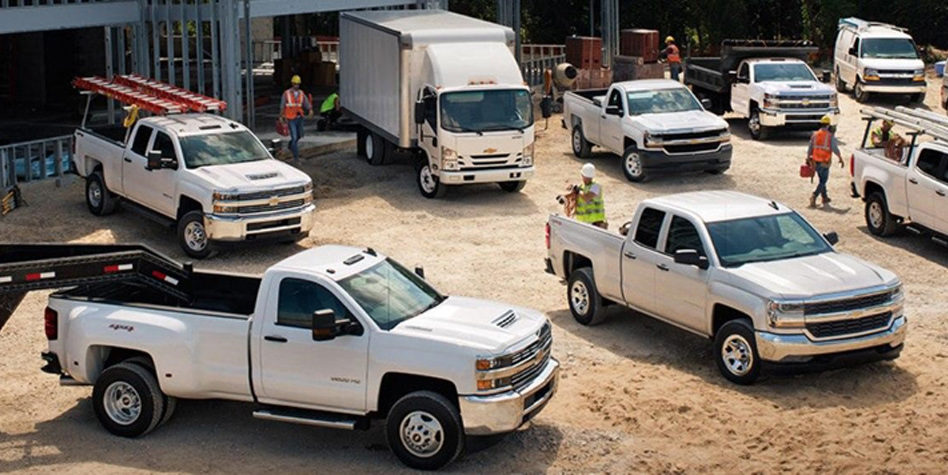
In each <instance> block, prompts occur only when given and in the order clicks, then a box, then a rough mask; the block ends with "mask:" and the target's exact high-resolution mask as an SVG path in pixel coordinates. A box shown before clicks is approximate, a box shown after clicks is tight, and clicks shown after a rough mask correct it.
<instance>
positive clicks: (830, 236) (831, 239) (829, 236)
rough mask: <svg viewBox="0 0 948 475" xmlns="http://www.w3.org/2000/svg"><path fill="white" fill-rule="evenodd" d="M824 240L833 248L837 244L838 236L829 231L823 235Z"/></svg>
mask: <svg viewBox="0 0 948 475" xmlns="http://www.w3.org/2000/svg"><path fill="white" fill-rule="evenodd" d="M823 237H824V238H826V241H827V242H829V243H830V245H831V246H835V245H836V243H838V242H839V234H836V231H830V232H828V233H826V234H824V235H823Z"/></svg>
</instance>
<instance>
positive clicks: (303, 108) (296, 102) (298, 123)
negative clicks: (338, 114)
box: [280, 75, 313, 161]
mask: <svg viewBox="0 0 948 475" xmlns="http://www.w3.org/2000/svg"><path fill="white" fill-rule="evenodd" d="M301 82H302V80H300V77H299V76H296V75H294V76H293V77H292V78H291V79H290V88H289V89H287V90H286V91H283V96H282V97H280V120H281V121H283V122H286V123H287V125H289V129H290V151H291V152H293V160H294V161H298V160H299V159H300V146H299V142H300V139H302V138H303V117H304V116H305V115H312V113H313V104H312V103H311V102H310V100H309V97H308V96H307V95H306V94H305V93H304V92H303V91H302V90H300V83H301Z"/></svg>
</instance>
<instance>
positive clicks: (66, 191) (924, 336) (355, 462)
mask: <svg viewBox="0 0 948 475" xmlns="http://www.w3.org/2000/svg"><path fill="white" fill-rule="evenodd" d="M929 83H930V84H931V91H930V93H929V95H928V99H927V106H928V107H929V108H931V109H932V110H935V111H938V112H939V113H944V110H943V109H942V108H941V107H940V106H939V105H938V99H937V96H938V92H937V88H936V87H935V83H936V80H935V79H934V78H930V79H929ZM880 102H881V101H880ZM841 103H842V104H841V106H842V110H843V118H842V122H841V126H840V131H839V135H840V138H841V141H842V148H843V152H844V156H845V158H846V159H847V161H848V158H849V154H850V152H851V150H852V149H853V148H854V147H856V146H857V145H858V142H859V141H860V140H861V138H862V133H863V128H864V123H863V122H862V121H860V120H859V117H858V109H859V107H860V105H858V104H856V103H855V102H853V101H852V100H851V99H850V98H849V97H847V96H843V97H842V98H841ZM881 103H883V104H892V102H889V101H886V102H881ZM729 120H730V123H731V127H732V131H733V133H734V159H733V166H732V168H731V169H730V170H729V171H728V172H727V173H725V174H723V175H718V176H711V175H705V174H694V175H686V176H674V177H666V178H658V179H655V180H652V181H650V182H647V183H644V184H630V183H628V182H627V181H626V180H625V178H624V177H623V175H622V172H621V170H620V168H619V163H618V159H616V158H615V157H612V156H608V155H605V154H600V155H597V156H596V157H595V158H593V159H592V160H591V161H592V162H594V163H595V164H596V166H597V167H598V169H599V170H600V177H601V178H600V182H601V183H602V184H603V186H604V187H605V190H606V194H605V196H606V203H607V213H608V217H609V220H610V221H611V222H612V223H613V227H615V226H617V225H618V224H621V223H622V222H623V221H625V220H627V219H628V218H630V217H631V214H632V212H633V211H634V209H635V207H636V203H637V202H639V201H640V200H642V199H644V198H647V197H651V196H656V195H661V194H666V193H672V192H679V191H686V190H701V189H735V190H741V191H745V192H749V193H754V194H759V195H763V196H767V197H771V198H773V199H776V200H779V201H782V202H783V203H785V204H787V205H789V206H792V207H795V208H797V209H798V210H799V211H800V212H801V213H803V214H804V215H805V216H806V217H807V218H808V219H809V220H811V221H812V222H813V223H814V224H815V225H816V226H817V227H818V228H819V229H820V230H821V231H824V232H825V231H831V230H834V231H837V232H838V233H839V235H840V239H841V240H840V243H839V245H838V246H837V248H838V250H839V251H841V252H845V253H850V254H854V255H856V256H859V257H861V258H864V259H869V260H872V261H874V262H876V263H878V264H880V265H882V266H884V267H886V268H888V269H891V270H893V271H895V272H896V273H898V274H899V275H900V276H901V278H902V279H903V281H904V283H905V288H906V292H907V299H906V302H907V303H906V314H907V315H908V318H909V322H910V329H909V336H908V338H907V341H906V345H905V351H904V352H903V353H902V357H901V358H899V359H898V360H896V361H894V362H888V363H877V364H870V365H864V366H859V367H855V368H848V369H839V370H833V371H829V372H822V373H806V374H766V375H765V376H764V378H763V379H762V380H761V381H760V382H759V383H757V384H756V385H754V386H751V387H739V386H736V385H733V384H730V383H728V382H727V381H726V380H724V379H723V378H722V377H721V376H720V375H719V374H718V371H717V369H716V367H715V365H714V363H713V360H712V356H711V345H710V343H709V342H708V341H707V340H704V339H702V338H699V337H697V336H694V335H692V334H689V333H686V332H683V331H681V330H678V329H676V328H673V327H670V326H668V325H665V324H663V323H659V322H657V321H654V320H652V319H649V318H647V317H644V316H642V315H638V314H635V313H633V312H630V311H627V310H624V309H621V308H618V307H612V308H610V309H609V311H608V315H609V317H608V319H607V320H606V321H605V322H604V323H603V324H601V325H599V326H596V327H591V328H587V327H582V326H580V325H578V324H577V323H576V322H575V321H574V320H573V319H572V317H571V316H570V314H569V311H568V310H567V305H566V301H565V287H564V286H563V285H562V284H561V283H560V282H558V281H557V279H555V278H553V277H552V276H549V275H547V274H545V273H543V270H542V259H543V257H545V253H546V251H545V249H544V247H543V225H544V222H545V220H546V216H547V215H548V214H549V213H551V212H557V211H558V205H557V204H556V203H555V201H554V200H553V197H554V195H556V194H557V193H559V192H560V190H561V189H562V188H563V185H564V184H565V183H566V182H567V181H575V180H577V179H578V172H579V167H580V165H581V163H582V162H581V161H579V160H578V159H576V158H574V157H573V156H572V155H571V154H570V152H569V142H568V137H567V135H566V133H565V131H564V130H562V129H561V128H560V127H559V117H554V118H552V119H550V121H549V124H550V126H549V129H548V130H543V121H542V120H540V121H539V123H538V130H539V132H538V134H537V135H538V142H537V143H538V145H537V156H538V159H537V162H538V163H537V169H538V175H537V176H536V177H535V178H534V179H533V180H532V181H530V182H529V184H528V185H527V187H526V188H525V189H524V190H523V192H521V193H519V194H515V195H511V194H508V193H505V192H503V191H501V190H499V189H498V188H497V187H496V186H479V187H469V188H461V189H455V190H451V191H450V192H449V193H448V196H447V197H446V198H445V199H443V200H440V201H428V200H425V199H424V198H422V197H421V196H420V195H419V193H418V191H417V189H416V185H415V183H414V180H413V173H412V171H411V168H410V167H409V166H408V165H407V164H395V165H388V166H384V167H377V168H376V167H371V166H369V165H368V164H366V163H365V162H364V161H361V160H359V159H358V158H357V157H356V156H355V154H354V151H353V152H344V153H336V154H333V155H328V156H324V157H319V158H315V159H311V160H308V161H306V163H305V164H304V165H303V168H304V169H305V171H307V172H308V173H310V174H311V175H312V176H313V178H314V179H315V182H316V184H317V197H318V206H319V210H318V222H319V224H318V226H317V228H316V229H314V230H313V232H312V234H311V237H310V238H308V239H306V240H305V241H303V242H301V243H300V244H299V245H294V246H286V245H273V246H253V247H243V248H237V249H232V250H230V251H228V252H225V253H222V254H221V255H219V256H217V257H215V258H213V259H211V260H208V261H205V262H200V263H199V264H198V266H199V267H206V268H213V269H226V270H230V271H241V272H254V273H260V272H262V271H263V270H264V269H265V268H266V267H267V266H268V265H269V264H271V263H273V262H275V261H277V260H279V259H281V258H283V257H285V256H287V255H290V254H292V253H295V252H297V251H299V250H300V248H304V247H311V246H317V245H321V244H326V243H343V244H350V245H360V246H366V245H371V246H373V247H375V248H376V249H379V250H381V251H383V252H385V253H387V254H389V255H391V256H394V257H396V258H397V259H399V260H400V261H402V262H404V263H405V264H407V265H415V264H424V265H425V267H426V271H427V275H428V277H429V279H430V280H432V281H433V282H434V283H435V284H436V285H437V286H438V287H439V288H440V289H441V290H442V291H444V292H446V293H451V294H461V295H471V296H478V297H484V298H490V299H498V300H504V301H509V302H515V303H517V304H522V305H526V306H531V307H534V308H538V309H541V310H542V311H544V312H547V313H548V315H549V316H550V318H551V319H552V320H553V322H554V336H555V344H554V355H555V356H556V357H557V358H558V359H559V360H560V361H561V362H562V364H563V373H562V374H563V377H562V382H561V386H560V391H559V393H558V394H557V396H556V397H555V398H554V400H553V401H552V402H551V403H550V405H549V406H548V407H547V408H546V409H545V410H544V411H543V413H542V414H540V415H539V416H538V417H537V418H536V419H534V421H533V422H532V423H531V424H530V425H529V426H527V427H525V428H523V429H522V430H520V431H518V432H516V433H514V434H510V435H508V436H505V437H497V438H492V439H487V440H480V439H478V440H473V441H471V442H470V443H469V450H468V453H467V454H466V455H464V456H463V457H462V458H461V459H459V460H458V461H457V462H456V463H455V464H454V465H452V466H451V467H450V469H451V470H455V471H460V472H543V471H552V472H699V471H715V472H725V471H726V472H732V473H734V472H761V473H772V472H781V471H789V472H817V471H819V472H823V471H831V472H848V473H860V474H861V473H883V472H884V473H890V472H899V473H903V472H904V473H939V472H942V473H943V472H946V471H948V428H946V424H945V421H946V420H948V387H946V384H948V371H946V368H948V323H946V321H948V318H946V317H948V303H946V301H945V294H946V291H948V282H946V279H948V272H946V271H945V268H946V265H948V249H946V248H944V247H941V246H939V245H937V244H935V243H932V242H930V241H928V240H926V239H922V238H919V237H916V236H913V235H911V234H906V233H903V234H900V235H898V236H895V237H892V238H889V239H886V240H880V239H877V238H875V237H873V236H872V235H870V234H869V233H868V231H867V230H866V227H865V223H864V219H863V204H862V202H861V201H858V200H853V199H850V198H849V193H848V187H849V176H848V175H849V174H848V163H847V169H845V170H844V169H840V168H834V169H833V171H832V176H831V180H830V193H831V196H832V197H833V198H834V201H833V203H832V207H830V208H825V209H807V208H806V201H807V195H808V193H809V192H810V190H811V189H812V187H813V185H811V184H810V183H809V182H808V181H806V180H803V179H801V178H799V177H798V176H797V168H798V166H799V164H800V163H801V162H802V157H803V154H804V152H805V149H806V138H807V135H806V134H793V133H782V134H779V135H777V136H776V137H773V138H772V139H770V140H768V141H766V142H755V141H752V140H750V138H749V136H748V134H747V132H746V130H747V129H746V122H745V121H744V120H740V119H729ZM23 192H24V195H25V197H26V199H27V200H28V201H29V203H30V206H29V207H27V208H23V209H19V210H17V211H15V212H14V213H13V214H11V215H9V216H7V217H5V218H0V242H14V241H19V242H39V241H42V242H57V241H68V242H89V243H92V242H95V243H110V242H140V243H145V244H148V245H150V246H154V247H155V248H157V249H159V250H161V251H162V252H165V253H167V254H170V255H172V256H174V257H176V258H180V259H183V258H184V255H183V253H182V252H181V251H180V250H179V249H178V248H177V246H176V245H175V243H174V234H173V232H172V231H171V230H169V229H166V228H163V227H160V226H158V225H156V224H153V223H151V222H149V221H146V220H144V219H142V218H140V217H138V216H137V215H135V214H133V213H130V212H127V211H120V212H118V213H116V214H114V215H112V216H109V217H106V218H97V217H94V216H92V215H90V214H89V213H88V211H87V210H86V208H85V204H84V201H83V183H82V182H81V181H77V182H75V183H73V184H71V185H69V186H66V187H63V188H56V187H55V186H54V185H53V184H52V183H36V184H31V185H28V186H25V187H24V188H23ZM46 296H47V293H44V292H37V293H32V294H30V295H28V297H27V298H26V300H25V301H24V302H23V304H22V305H21V306H20V308H19V310H18V311H17V312H16V313H15V314H14V315H13V316H12V318H11V319H10V322H9V323H8V324H7V326H6V328H4V329H3V331H2V332H0V354H2V355H3V358H0V471H41V472H53V471H55V472H62V471H65V472H84V473H89V472H96V473H129V472H135V471H156V472H210V471H214V472H217V471H224V472H243V473H257V472H264V471H269V472H280V471H294V472H297V471H315V472H321V473H330V472H340V471H346V472H392V471H401V470H404V468H403V467H402V466H401V465H400V464H399V463H398V461H397V460H396V458H395V457H394V456H393V455H392V454H390V453H389V452H388V450H387V448H386V443H385V437H384V433H383V431H382V430H381V425H376V426H375V427H373V428H372V429H371V430H369V431H368V432H338V431H333V430H329V429H316V428H310V427H303V426H295V425H287V424H280V423H275V422H264V421H258V420H254V419H253V418H251V415H250V407H249V406H246V405H242V404H238V403H228V402H220V401H182V402H181V403H179V406H178V410H177V412H176V414H175V416H174V418H173V419H172V420H171V421H170V422H169V423H168V424H167V425H165V426H162V427H161V428H159V429H158V430H156V431H155V432H154V433H152V434H150V435H148V436H147V437H146V438H143V439H138V440H125V439H121V438H118V437H114V436H111V435H109V434H108V433H106V431H105V430H103V429H102V428H101V427H100V426H99V425H98V423H97V422H96V420H95V416H94V415H93V412H92V407H91V404H90V399H89V398H90V394H91V389H90V388H88V387H59V386H58V384H57V380H56V378H55V377H54V376H51V375H47V374H44V373H41V372H40V371H39V368H40V367H41V366H42V364H41V361H40V358H39V353H40V351H42V350H44V349H45V346H46V345H45V340H44V336H43V330H42V311H43V307H44V306H45V302H46Z"/></svg>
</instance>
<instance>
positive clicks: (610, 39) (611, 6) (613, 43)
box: [600, 0, 619, 68]
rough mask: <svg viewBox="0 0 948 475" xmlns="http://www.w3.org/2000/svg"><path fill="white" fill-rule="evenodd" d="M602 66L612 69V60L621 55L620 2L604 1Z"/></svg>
mask: <svg viewBox="0 0 948 475" xmlns="http://www.w3.org/2000/svg"><path fill="white" fill-rule="evenodd" d="M600 9H601V10H602V11H601V12H600V13H601V16H602V26H601V28H602V65H603V67H606V68H609V67H612V58H613V57H614V56H615V55H617V54H619V0H602V2H601V4H600Z"/></svg>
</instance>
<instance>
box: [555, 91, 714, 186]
mask: <svg viewBox="0 0 948 475" xmlns="http://www.w3.org/2000/svg"><path fill="white" fill-rule="evenodd" d="M563 126H564V127H566V128H567V129H569V130H570V134H571V142H572V146H573V153H574V154H575V155H576V156H577V157H580V158H585V157H588V156H589V153H590V149H591V148H592V146H593V145H597V146H599V147H602V148H604V149H606V150H608V151H609V152H612V153H614V154H616V155H618V156H620V157H622V171H623V172H624V173H625V177H626V178H628V179H629V180H630V181H644V180H646V179H647V178H648V177H649V176H650V175H653V174H657V173H663V172H664V173H667V172H680V171H706V172H709V173H721V172H723V171H724V170H727V169H728V167H730V166H731V143H730V141H731V134H730V132H729V131H728V126H727V122H725V121H724V120H723V119H721V118H720V117H717V116H715V115H714V114H712V113H710V112H706V111H705V110H704V107H702V105H701V104H700V103H699V102H698V99H696V98H695V96H694V94H692V93H691V91H690V90H688V88H687V87H685V86H682V85H681V84H680V83H678V82H677V81H671V80H667V79H660V80H639V81H625V82H617V83H615V84H612V85H611V86H610V87H609V89H608V90H602V89H595V90H585V91H575V92H567V93H566V94H565V95H564V96H563Z"/></svg>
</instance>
